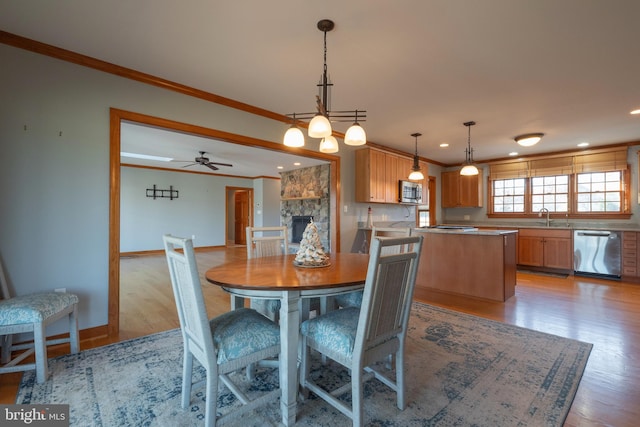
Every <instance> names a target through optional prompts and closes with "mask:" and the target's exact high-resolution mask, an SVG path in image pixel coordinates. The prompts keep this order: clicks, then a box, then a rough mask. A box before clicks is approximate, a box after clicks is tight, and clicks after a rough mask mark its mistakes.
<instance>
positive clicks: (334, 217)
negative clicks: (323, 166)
mask: <svg viewBox="0 0 640 427" xmlns="http://www.w3.org/2000/svg"><path fill="white" fill-rule="evenodd" d="M122 121H129V122H134V123H138V124H143V125H148V126H154V127H159V128H164V129H167V130H173V131H178V132H185V133H191V134H195V135H200V136H204V137H209V138H215V139H218V140H220V141H225V142H229V143H231V144H238V145H241V146H245V147H250V148H251V149H264V150H272V151H280V152H283V153H289V154H291V153H292V151H293V150H291V149H289V148H288V147H284V146H283V145H282V144H280V143H275V142H271V141H266V140H261V139H257V138H251V137H247V136H243V135H236V134H232V133H229V132H224V131H220V130H216V129H210V128H204V127H201V126H196V125H191V124H188V123H182V122H176V121H172V120H168V119H163V118H159V117H154V116H148V115H145V114H140V113H134V112H130V111H125V110H119V109H116V108H111V109H110V122H109V126H110V130H109V173H110V179H109V297H108V298H109V301H108V324H107V333H108V335H109V336H116V335H117V334H118V332H119V330H120V189H121V188H120V187H121V177H120V167H121V164H120V147H121V144H120V126H121V122H122ZM295 154H296V155H300V156H305V157H310V158H315V159H322V160H325V161H327V162H328V163H329V165H330V181H329V182H330V206H331V209H330V212H329V216H330V223H331V224H332V227H331V229H330V234H331V241H332V242H336V247H338V248H339V247H340V237H339V236H340V221H339V211H338V206H339V203H338V201H339V200H340V192H339V188H340V157H339V156H335V155H332V154H325V153H319V152H316V151H311V150H307V149H304V148H297V149H295Z"/></svg>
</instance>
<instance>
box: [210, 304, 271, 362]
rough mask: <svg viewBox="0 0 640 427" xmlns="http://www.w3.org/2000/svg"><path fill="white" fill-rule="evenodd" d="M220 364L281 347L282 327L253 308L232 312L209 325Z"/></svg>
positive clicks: (214, 319) (217, 318)
mask: <svg viewBox="0 0 640 427" xmlns="http://www.w3.org/2000/svg"><path fill="white" fill-rule="evenodd" d="M209 324H210V326H211V333H212V335H213V345H214V346H215V348H216V349H217V352H218V360H217V363H218V364H222V363H225V362H229V361H231V360H235V359H238V358H240V357H243V356H246V355H249V354H252V353H257V352H259V351H260V350H264V349H267V348H269V347H272V346H274V345H275V346H278V345H280V328H279V327H278V325H276V324H275V323H274V322H272V321H271V320H269V319H267V318H266V317H264V316H263V315H261V314H260V313H258V312H257V311H255V310H252V309H250V308H239V309H236V310H231V311H229V312H227V313H224V314H222V315H221V316H218V317H215V318H213V319H211V321H210V322H209Z"/></svg>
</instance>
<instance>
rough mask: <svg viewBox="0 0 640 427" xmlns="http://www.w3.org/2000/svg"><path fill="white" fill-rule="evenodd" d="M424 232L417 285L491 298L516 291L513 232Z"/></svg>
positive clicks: (513, 293) (497, 298)
mask: <svg viewBox="0 0 640 427" xmlns="http://www.w3.org/2000/svg"><path fill="white" fill-rule="evenodd" d="M423 234H424V241H423V247H422V254H421V256H420V265H419V267H418V277H417V279H416V287H417V288H424V289H434V290H438V291H442V292H447V293H453V294H458V295H465V296H470V297H474V298H482V299H487V300H492V301H506V300H508V299H509V298H511V297H512V296H513V295H515V286H516V233H505V234H496V235H478V234H471V233H469V234H464V233H459V234H456V233H431V232H424V233H423Z"/></svg>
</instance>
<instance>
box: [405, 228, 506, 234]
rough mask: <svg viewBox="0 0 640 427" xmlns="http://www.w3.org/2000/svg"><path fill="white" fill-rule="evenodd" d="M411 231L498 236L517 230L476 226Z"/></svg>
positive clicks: (415, 229)
mask: <svg viewBox="0 0 640 427" xmlns="http://www.w3.org/2000/svg"><path fill="white" fill-rule="evenodd" d="M413 231H415V232H420V233H441V234H467V235H471V236H500V235H503V234H511V233H517V232H518V230H517V229H514V230H480V229H477V228H466V229H456V228H414V229H413Z"/></svg>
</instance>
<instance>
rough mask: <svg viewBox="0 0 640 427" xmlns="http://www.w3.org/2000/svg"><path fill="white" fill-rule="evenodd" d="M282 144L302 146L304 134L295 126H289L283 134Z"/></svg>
mask: <svg viewBox="0 0 640 427" xmlns="http://www.w3.org/2000/svg"><path fill="white" fill-rule="evenodd" d="M284 145H286V146H287V147H302V146H304V134H303V133H302V131H301V130H300V128H299V127H297V126H295V125H294V126H291V127H290V128H289V129H287V132H286V133H285V134H284Z"/></svg>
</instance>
